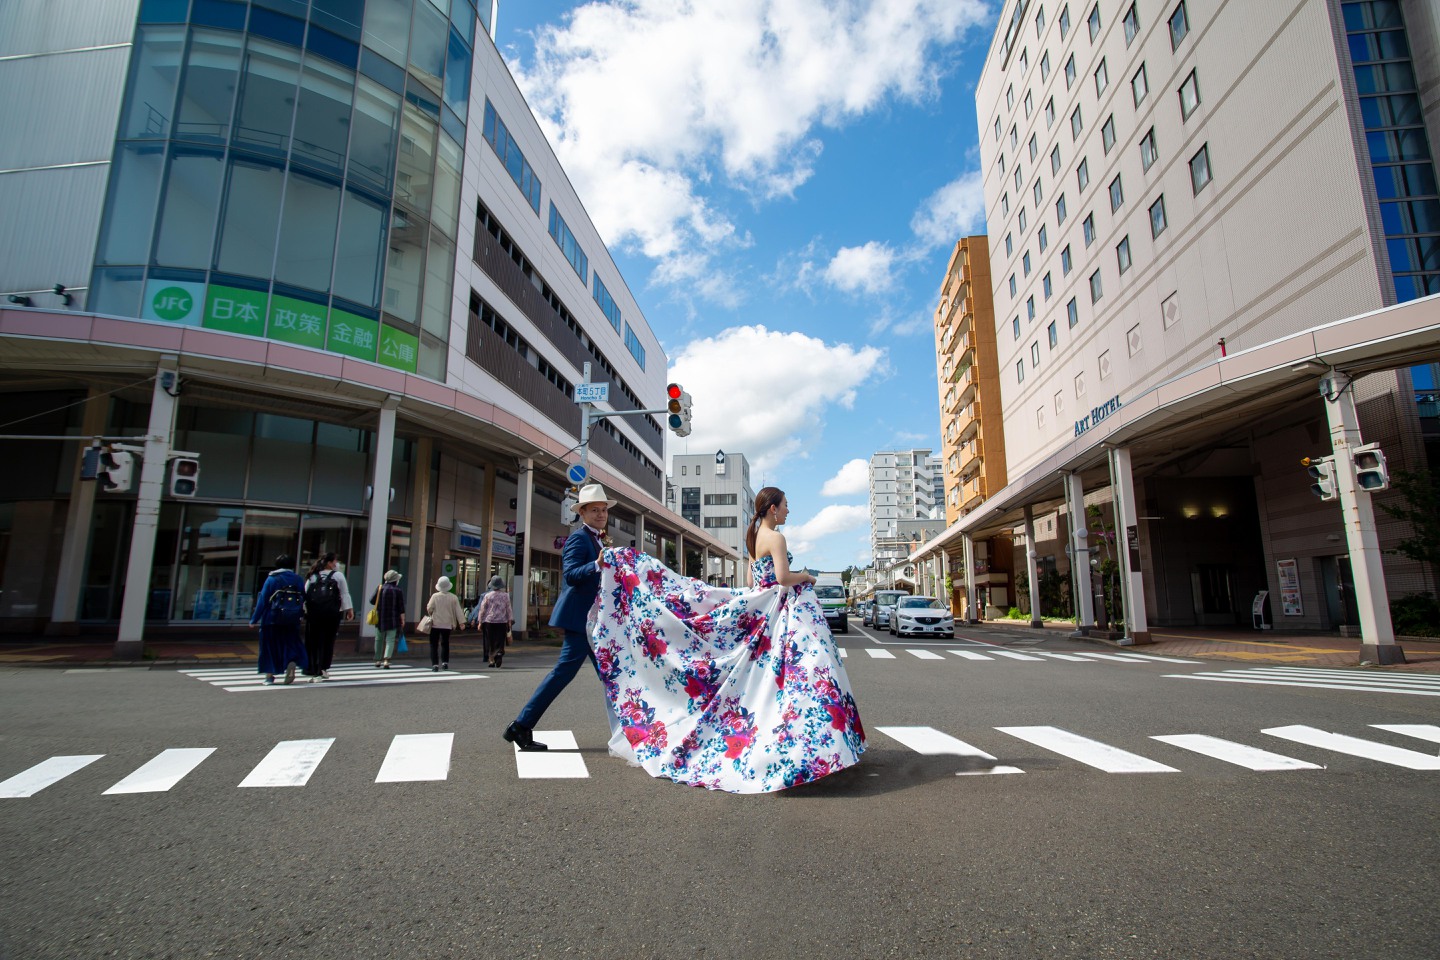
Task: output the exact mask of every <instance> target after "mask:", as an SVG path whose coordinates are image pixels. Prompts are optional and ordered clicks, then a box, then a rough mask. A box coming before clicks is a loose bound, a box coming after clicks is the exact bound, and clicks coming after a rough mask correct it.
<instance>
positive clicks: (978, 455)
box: [956, 437, 985, 477]
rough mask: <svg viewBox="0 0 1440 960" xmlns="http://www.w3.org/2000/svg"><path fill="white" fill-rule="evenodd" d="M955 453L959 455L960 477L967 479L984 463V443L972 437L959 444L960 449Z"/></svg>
mask: <svg viewBox="0 0 1440 960" xmlns="http://www.w3.org/2000/svg"><path fill="white" fill-rule="evenodd" d="M956 452H957V453H958V454H959V455H960V475H961V476H962V477H968V476H970V474H972V473H974V472H975V471H976V470H979V469H980V464H982V463H984V462H985V441H983V440H981V439H980V438H979V437H974V438H973V439H970V440H967V441H965V442H964V443H962V444H960V449H959V450H958V451H956Z"/></svg>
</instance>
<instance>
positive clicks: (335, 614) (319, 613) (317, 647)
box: [305, 553, 355, 683]
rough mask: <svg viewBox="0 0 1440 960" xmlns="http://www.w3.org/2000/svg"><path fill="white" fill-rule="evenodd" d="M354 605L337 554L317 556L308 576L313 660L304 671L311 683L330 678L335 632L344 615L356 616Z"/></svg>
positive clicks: (307, 621)
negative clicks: (317, 558)
mask: <svg viewBox="0 0 1440 960" xmlns="http://www.w3.org/2000/svg"><path fill="white" fill-rule="evenodd" d="M354 606H355V605H354V604H353V603H351V601H350V585H349V584H348V583H346V582H345V574H343V573H341V572H340V569H339V562H338V560H337V558H336V556H335V554H333V553H327V554H325V556H323V557H321V558H320V559H319V560H316V561H315V565H314V566H313V567H311V568H310V575H309V577H308V578H306V580H305V655H306V656H307V657H308V658H309V660H310V665H309V666H308V667H307V668H306V669H305V675H306V676H308V677H309V678H310V682H311V683H314V682H315V681H316V680H329V679H330V664H331V663H332V662H333V661H334V659H335V635H336V634H337V633H339V632H340V621H341V620H342V619H344V620H354V619H355V609H354Z"/></svg>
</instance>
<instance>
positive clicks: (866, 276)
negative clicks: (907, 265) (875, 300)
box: [825, 240, 895, 294]
mask: <svg viewBox="0 0 1440 960" xmlns="http://www.w3.org/2000/svg"><path fill="white" fill-rule="evenodd" d="M894 264H895V251H894V250H892V249H890V247H889V246H888V245H887V244H884V243H879V242H877V241H875V240H871V241H870V242H869V243H866V244H865V245H864V246H860V247H841V248H840V252H838V253H836V254H835V256H834V257H833V258H831V260H830V263H829V265H828V266H826V268H825V279H826V280H827V281H828V282H829V283H830V284H832V285H833V286H835V287H837V288H839V289H840V290H843V291H844V292H845V293H856V292H863V293H870V294H874V293H883V292H885V291H886V290H888V289H890V287H891V286H892V284H893V282H894V278H893V277H892V276H891V273H890V271H891V268H892V267H893V266H894Z"/></svg>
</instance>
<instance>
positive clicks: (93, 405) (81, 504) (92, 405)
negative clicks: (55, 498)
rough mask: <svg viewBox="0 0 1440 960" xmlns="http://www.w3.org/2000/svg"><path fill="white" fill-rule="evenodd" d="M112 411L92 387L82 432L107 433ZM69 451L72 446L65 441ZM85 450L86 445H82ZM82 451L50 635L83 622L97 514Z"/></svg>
mask: <svg viewBox="0 0 1440 960" xmlns="http://www.w3.org/2000/svg"><path fill="white" fill-rule="evenodd" d="M109 412H110V398H109V396H108V394H102V392H101V390H100V388H99V387H96V386H91V387H90V393H89V395H88V396H87V397H86V400H85V415H84V418H83V419H82V420H81V422H80V432H81V434H82V435H84V436H87V437H98V436H101V435H102V434H103V433H104V432H105V423H106V420H107V419H108V415H109ZM65 446H66V451H67V453H68V452H69V450H70V447H71V445H70V444H68V443H67V444H66V445H65ZM82 450H83V448H82ZM81 453H82V451H76V457H75V472H74V474H73V475H72V477H71V483H70V506H69V509H68V510H67V511H66V515H65V538H64V540H62V541H61V544H60V567H59V569H57V570H56V571H55V602H54V603H53V604H52V605H51V608H50V622H49V623H48V624H46V625H45V634H46V635H47V636H69V635H73V634H75V633H78V632H79V630H80V625H79V623H78V622H77V618H78V617H79V615H80V591H81V590H82V589H83V588H84V586H85V556H86V554H87V552H88V551H89V547H90V528H91V524H92V523H93V522H94V517H95V488H96V487H97V486H98V484H97V483H96V482H95V481H93V480H81V479H80V466H81V463H82V462H83V461H84V457H83V455H81Z"/></svg>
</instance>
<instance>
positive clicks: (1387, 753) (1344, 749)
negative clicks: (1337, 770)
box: [1260, 724, 1440, 770]
mask: <svg viewBox="0 0 1440 960" xmlns="http://www.w3.org/2000/svg"><path fill="white" fill-rule="evenodd" d="M1260 732H1261V733H1268V734H1269V735H1270V736H1272V737H1283V738H1284V739H1286V740H1293V741H1295V742H1296V743H1303V744H1306V745H1307V746H1312V747H1320V748H1321V749H1324V750H1333V751H1335V752H1336V753H1344V754H1349V755H1350V756H1352V757H1362V758H1364V759H1366V760H1378V761H1379V762H1381V763H1389V764H1392V765H1394V766H1397V767H1404V768H1406V769H1407V770H1440V757H1432V756H1430V755H1429V754H1428V753H1418V752H1417V751H1414V750H1406V749H1405V748H1404V747H1392V746H1390V745H1388V744H1384V743H1376V742H1375V741H1373V740H1362V739H1360V738H1359V737H1347V736H1346V735H1345V734H1343V733H1326V732H1325V731H1324V730H1320V729H1317V728H1315V727H1307V726H1304V725H1303V724H1293V725H1291V726H1287V727H1271V728H1270V729H1268V730H1261V731H1260Z"/></svg>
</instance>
